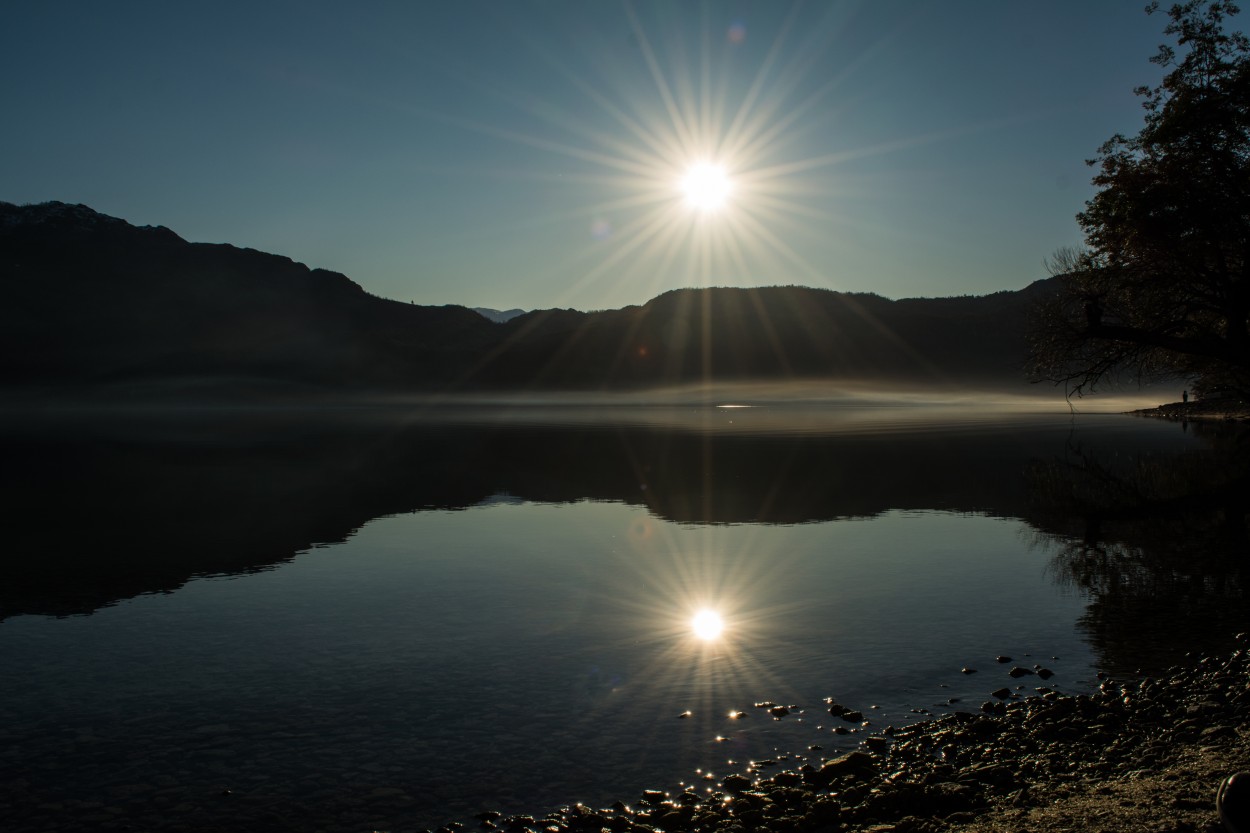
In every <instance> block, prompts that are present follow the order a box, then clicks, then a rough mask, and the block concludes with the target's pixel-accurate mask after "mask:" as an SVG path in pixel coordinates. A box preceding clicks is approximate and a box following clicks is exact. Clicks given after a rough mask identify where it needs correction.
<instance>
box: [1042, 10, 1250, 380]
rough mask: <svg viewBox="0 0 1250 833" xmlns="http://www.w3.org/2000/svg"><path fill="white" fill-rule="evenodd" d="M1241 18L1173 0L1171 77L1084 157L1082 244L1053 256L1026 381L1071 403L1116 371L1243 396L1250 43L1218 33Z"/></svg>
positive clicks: (1161, 57) (1164, 61)
mask: <svg viewBox="0 0 1250 833" xmlns="http://www.w3.org/2000/svg"><path fill="white" fill-rule="evenodd" d="M1146 11H1147V13H1154V12H1157V11H1158V3H1153V4H1151V6H1149V7H1148V8H1147V10H1146ZM1238 11H1239V10H1238V8H1237V7H1236V6H1235V5H1234V4H1233V3H1231V2H1221V1H1219V0H1217V1H1216V2H1201V0H1191V2H1187V3H1183V4H1177V5H1174V6H1172V7H1171V8H1170V9H1169V10H1168V12H1167V15H1168V17H1169V19H1170V22H1169V23H1168V25H1167V26H1166V28H1165V29H1164V34H1166V35H1168V36H1172V37H1173V38H1174V39H1175V43H1176V45H1175V47H1173V46H1169V45H1167V44H1164V45H1162V46H1160V48H1159V52H1158V54H1157V55H1155V56H1154V57H1153V58H1151V61H1152V62H1153V63H1155V64H1158V65H1160V66H1162V67H1164V68H1166V69H1167V70H1168V72H1167V74H1166V75H1165V76H1164V78H1163V81H1162V83H1160V84H1159V85H1158V86H1156V87H1140V88H1138V89H1137V90H1136V91H1135V92H1136V93H1137V95H1139V96H1141V97H1142V99H1143V101H1142V104H1143V107H1144V108H1145V110H1146V117H1145V124H1144V126H1143V127H1142V129H1141V131H1140V132H1139V133H1138V134H1137V135H1135V136H1132V137H1126V136H1123V135H1115V136H1112V137H1111V139H1109V140H1108V141H1107V142H1106V143H1105V144H1104V145H1103V146H1102V147H1101V148H1099V151H1098V158H1096V159H1092V160H1089V164H1090V165H1091V166H1097V168H1098V173H1097V175H1095V176H1094V178H1093V184H1094V185H1095V186H1096V187H1097V188H1098V189H1099V190H1098V192H1097V193H1096V194H1095V196H1094V197H1093V198H1092V199H1091V200H1089V201H1088V202H1087V203H1086V204H1085V210H1084V211H1082V212H1081V213H1080V214H1078V215H1077V222H1078V223H1079V224H1080V226H1081V229H1082V231H1083V232H1084V234H1085V247H1084V248H1081V249H1064V250H1060V251H1059V252H1057V253H1056V254H1055V255H1054V256H1053V257H1052V258H1051V259H1050V260H1049V261H1048V263H1047V265H1048V267H1049V268H1050V270H1051V272H1052V274H1055V275H1056V276H1057V277H1058V278H1059V286H1060V291H1059V293H1058V294H1057V295H1056V296H1055V297H1053V298H1052V300H1050V301H1049V302H1047V303H1046V304H1044V305H1043V306H1042V308H1041V309H1040V311H1039V316H1038V321H1037V325H1036V327H1035V331H1034V339H1033V346H1034V354H1033V359H1034V363H1035V365H1034V371H1035V375H1036V376H1037V378H1039V379H1044V380H1049V381H1052V382H1054V383H1056V384H1063V385H1065V387H1066V389H1067V392H1068V393H1069V395H1073V394H1075V395H1078V396H1079V395H1081V394H1084V393H1086V392H1090V391H1093V390H1094V389H1095V388H1096V387H1097V386H1098V385H1099V384H1101V383H1103V382H1107V381H1112V380H1114V379H1116V378H1118V377H1122V376H1123V375H1125V374H1129V375H1132V376H1134V377H1136V378H1137V379H1138V380H1142V381H1158V380H1162V379H1168V378H1176V379H1184V380H1186V382H1187V383H1188V382H1192V383H1193V384H1194V385H1195V388H1196V389H1197V390H1199V391H1202V392H1206V393H1213V392H1235V393H1238V394H1245V393H1247V392H1250V325H1248V318H1250V273H1248V272H1247V269H1250V261H1248V260H1247V253H1248V252H1247V249H1248V248H1250V41H1248V40H1247V38H1246V37H1245V36H1244V35H1243V34H1241V33H1240V32H1235V33H1232V34H1229V33H1226V32H1225V30H1224V23H1225V20H1226V18H1228V17H1230V16H1232V15H1235V14H1237V13H1238Z"/></svg>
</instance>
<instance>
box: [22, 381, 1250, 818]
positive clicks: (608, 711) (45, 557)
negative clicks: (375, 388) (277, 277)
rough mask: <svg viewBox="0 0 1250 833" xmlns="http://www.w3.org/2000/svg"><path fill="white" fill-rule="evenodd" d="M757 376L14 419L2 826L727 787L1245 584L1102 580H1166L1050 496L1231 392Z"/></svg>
mask: <svg viewBox="0 0 1250 833" xmlns="http://www.w3.org/2000/svg"><path fill="white" fill-rule="evenodd" d="M738 393H740V394H741V393H743V391H739V392H738ZM736 399H737V401H716V402H712V403H709V404H697V403H693V402H690V401H675V400H673V399H671V398H670V400H669V401H668V402H666V403H665V404H662V405H640V404H636V405H634V406H632V407H619V406H618V407H615V408H608V409H605V408H603V407H602V406H599V407H595V408H585V407H583V408H575V407H569V406H568V405H567V404H566V405H565V406H563V407H556V406H554V405H552V404H550V402H548V403H545V404H544V403H534V402H527V403H525V404H515V403H514V404H513V405H512V406H510V408H505V407H503V406H502V405H500V404H499V403H495V405H494V406H493V407H491V408H483V407H482V405H481V403H477V404H476V405H475V406H473V407H470V406H469V405H465V404H456V405H450V404H448V403H443V404H442V405H440V406H438V407H426V408H423V409H420V410H400V409H395V408H377V407H374V408H363V407H362V408H355V409H346V408H339V409H321V410H309V409H301V408H291V409H278V410H272V409H271V410H264V411H257V410H250V411H249V410H241V409H218V410H216V411H194V410H182V411H170V410H168V409H166V410H165V411H163V412H149V413H147V414H146V415H145V414H142V413H139V412H135V411H124V412H121V413H115V414H114V415H113V416H111V417H110V416H107V415H104V414H102V413H99V412H97V413H95V414H93V415H92V416H91V417H90V418H87V419H84V418H83V416H82V414H77V415H74V414H67V413H65V412H57V413H59V416H53V415H45V417H44V418H43V419H41V420H40V421H39V422H38V424H35V425H32V424H30V423H29V422H21V421H15V420H9V421H8V423H7V425H6V430H5V432H4V446H5V448H4V453H5V457H6V460H9V461H11V464H10V465H7V466H6V467H5V470H4V472H3V474H2V475H0V478H2V480H0V483H2V484H3V496H4V500H5V502H6V506H7V507H8V508H9V510H10V512H9V517H10V518H11V521H10V523H9V525H8V526H7V528H6V536H7V538H8V540H7V542H6V548H7V549H9V551H10V552H14V553H20V557H19V558H13V559H9V560H7V561H6V562H5V564H4V571H5V572H4V575H3V580H2V581H0V617H3V618H2V621H0V662H2V663H3V667H5V668H8V669H16V670H17V674H16V676H15V679H20V680H21V685H20V686H18V687H10V688H9V690H8V692H7V693H6V695H5V697H4V698H2V699H0V717H2V718H3V720H2V722H0V726H2V728H0V756H3V763H4V766H5V768H6V769H9V770H10V771H13V772H17V771H19V770H20V772H21V775H20V778H19V779H17V780H15V781H9V782H7V783H6V784H5V785H4V786H3V790H4V792H0V805H2V806H4V807H5V808H6V815H7V816H8V817H9V818H10V819H11V821H12V823H13V826H12V828H11V829H14V830H36V829H46V827H47V825H48V824H49V823H51V822H50V820H51V819H53V818H64V817H65V814H67V813H68V814H69V815H71V816H73V817H75V818H82V819H87V818H91V817H93V812H94V813H95V815H100V814H101V813H104V814H107V818H106V817H105V816H101V820H107V821H109V822H110V823H115V824H122V823H129V824H132V825H138V826H140V827H146V826H149V825H158V824H168V825H178V824H182V825H186V826H192V827H194V828H195V829H216V828H217V827H221V828H226V827H229V826H232V825H233V826H235V827H241V828H252V829H254V828H255V827H256V826H258V825H263V824H266V823H271V822H272V821H273V819H276V818H280V819H282V820H283V823H284V824H287V825H289V826H291V827H292V828H300V827H311V826H315V825H316V824H324V823H327V822H326V820H329V821H328V823H329V824H331V825H332V826H335V827H337V828H340V829H348V828H360V829H365V828H366V827H368V826H370V825H371V826H373V827H376V828H379V829H409V828H420V827H435V826H438V825H440V824H443V823H445V822H447V821H450V820H452V819H455V818H462V819H463V818H466V817H467V816H469V815H471V814H473V813H476V812H479V811H482V810H487V809H491V810H499V811H502V812H504V813H531V814H535V815H541V814H542V813H543V812H545V811H546V810H547V809H550V808H552V807H555V806H558V805H561V804H567V803H569V802H574V801H582V802H585V803H587V804H589V805H591V806H601V805H606V804H607V803H610V802H611V801H613V800H616V799H623V800H625V801H626V802H629V801H632V800H633V799H634V798H635V797H636V796H637V795H638V794H639V792H640V791H641V790H642V789H644V788H655V789H664V790H673V789H679V788H680V787H679V784H680V783H682V782H684V783H686V784H695V785H696V786H697V787H698V788H699V789H700V790H702V789H704V785H705V784H706V785H707V786H709V787H710V786H714V785H713V784H712V781H710V780H705V776H707V775H708V774H709V773H712V774H714V775H715V776H716V778H717V779H719V778H721V777H723V776H725V775H727V774H729V773H730V772H736V771H743V770H745V769H746V768H747V767H748V766H749V764H750V762H751V761H760V760H764V759H769V758H776V757H777V756H790V757H789V758H788V760H789V761H790V762H791V763H792V764H793V763H794V762H796V761H797V760H798V758H796V757H794V756H811V757H812V759H814V760H817V759H819V757H820V756H822V755H825V756H827V755H830V754H833V753H834V752H835V751H836V750H837V749H850V748H854V747H855V746H856V745H857V744H859V742H860V741H861V740H862V739H863V737H865V736H866V735H868V734H871V733H874V732H879V731H881V730H882V729H883V728H885V727H886V726H896V727H898V726H903V725H906V724H908V723H911V722H913V721H916V720H919V719H923V718H925V717H928V716H933V715H942V714H947V713H951V712H954V711H959V710H967V711H977V710H978V709H979V707H980V705H981V703H982V702H984V701H986V700H989V699H991V698H990V697H989V693H990V691H991V690H994V689H998V688H1000V687H1002V686H1005V685H1010V686H1011V688H1012V689H1013V692H1014V694H1013V696H1018V695H1024V694H1029V693H1033V690H1034V689H1035V688H1036V687H1037V686H1039V685H1043V684H1044V685H1046V686H1048V687H1050V688H1053V689H1055V690H1058V691H1062V692H1067V693H1079V692H1082V691H1089V690H1092V689H1094V688H1096V687H1097V685H1098V682H1099V681H1098V677H1097V674H1098V672H1099V671H1111V672H1115V673H1126V672H1132V671H1135V670H1137V669H1139V668H1141V669H1149V668H1162V667H1166V666H1167V665H1169V664H1171V663H1172V662H1174V661H1176V660H1177V659H1178V658H1179V657H1180V655H1181V654H1183V653H1184V652H1185V651H1189V650H1194V646H1196V645H1198V646H1201V645H1207V644H1209V646H1210V647H1211V648H1219V647H1221V645H1220V644H1219V643H1220V640H1224V639H1227V638H1228V634H1230V633H1232V632H1233V631H1231V630H1229V628H1231V627H1235V626H1236V625H1237V624H1238V623H1239V622H1241V621H1244V619H1245V618H1246V616H1245V612H1244V611H1245V607H1244V603H1243V602H1244V600H1243V599H1242V598H1241V596H1240V591H1239V590H1236V589H1235V588H1231V589H1228V590H1227V591H1223V590H1220V589H1218V584H1212V579H1210V578H1209V579H1208V580H1207V581H1206V582H1205V584H1204V587H1205V588H1206V589H1202V590H1195V585H1194V584H1193V580H1192V579H1193V577H1194V576H1196V575H1200V574H1202V570H1203V569H1205V568H1204V567H1202V566H1201V565H1190V567H1189V568H1188V569H1189V570H1190V578H1189V579H1187V580H1186V581H1181V582H1180V583H1179V584H1178V583H1176V582H1175V581H1173V582H1172V583H1171V584H1168V583H1167V582H1166V581H1156V582H1155V583H1154V584H1153V585H1152V588H1151V592H1154V593H1155V594H1156V596H1154V597H1152V596H1150V594H1149V593H1145V594H1142V595H1138V596H1134V597H1132V598H1130V597H1128V596H1125V595H1124V594H1123V593H1122V592H1117V591H1115V590H1114V587H1109V586H1108V585H1106V584H1105V583H1102V584H1100V583H1098V582H1096V581H1094V582H1091V581H1085V582H1084V583H1083V582H1082V580H1081V579H1080V577H1079V573H1078V572H1074V570H1073V569H1072V567H1073V563H1074V562H1073V561H1072V558H1073V552H1074V551H1075V552H1078V553H1080V552H1085V553H1088V552H1089V551H1090V549H1089V548H1090V547H1091V546H1094V547H1100V548H1102V550H1103V551H1106V550H1107V549H1108V548H1116V547H1119V548H1121V549H1123V550H1124V551H1125V552H1135V553H1137V554H1138V560H1137V562H1135V563H1137V564H1138V565H1139V568H1140V569H1141V571H1142V572H1141V573H1140V575H1143V576H1145V575H1156V576H1159V577H1163V576H1164V575H1165V574H1166V575H1167V576H1170V577H1171V579H1177V578H1178V575H1177V573H1176V568H1175V565H1165V566H1160V567H1159V568H1158V570H1156V572H1154V573H1151V572H1150V569H1151V568H1150V564H1151V563H1152V562H1151V561H1150V558H1151V555H1150V553H1151V550H1150V547H1149V545H1146V546H1145V548H1144V549H1143V547H1142V544H1141V542H1140V541H1136V540H1133V538H1132V536H1131V534H1123V533H1122V530H1121V529H1120V528H1118V527H1117V526H1116V524H1115V520H1114V518H1111V517H1110V516H1108V519H1106V520H1103V521H1101V522H1100V524H1101V526H1100V527H1099V528H1100V530H1101V531H1100V532H1099V533H1097V535H1096V536H1095V540H1093V541H1092V542H1091V540H1090V538H1089V535H1090V534H1091V533H1090V527H1089V524H1090V522H1091V520H1090V519H1091V517H1092V516H1091V515H1088V514H1086V515H1082V514H1081V511H1084V510H1081V509H1080V508H1079V507H1078V506H1076V505H1075V504H1071V505H1070V504H1066V503H1065V502H1064V500H1063V499H1060V498H1059V497H1057V495H1059V494H1060V492H1062V493H1063V494H1069V493H1076V492H1079V491H1080V490H1081V489H1083V488H1085V483H1086V481H1083V480H1082V479H1081V478H1082V477H1085V475H1087V474H1088V473H1089V472H1090V471H1091V468H1090V464H1091V461H1098V465H1100V466H1105V471H1106V472H1110V473H1113V474H1114V475H1115V476H1116V477H1120V478H1122V479H1123V480H1124V482H1133V478H1135V477H1138V476H1139V475H1140V472H1141V466H1142V465H1143V464H1148V465H1150V466H1154V467H1156V468H1157V467H1159V466H1165V465H1175V466H1176V467H1178V471H1179V470H1183V469H1184V468H1185V466H1187V465H1193V464H1195V463H1196V464H1200V465H1206V463H1204V462H1203V461H1204V460H1209V459H1215V458H1216V457H1218V458H1219V459H1224V460H1228V459H1230V458H1229V456H1228V454H1227V449H1228V446H1227V444H1226V441H1225V440H1224V439H1223V436H1222V434H1221V432H1220V431H1219V430H1218V426H1217V427H1215V428H1207V429H1206V430H1205V431H1204V430H1199V429H1200V428H1201V426H1193V425H1190V426H1181V425H1179V424H1176V423H1169V422H1163V421H1152V420H1143V419H1140V418H1134V417H1130V416H1122V415H1117V414H1089V413H1077V414H1072V413H1065V412H1063V411H1057V410H1056V409H1053V408H1052V409H1048V410H1044V411H1043V410H1039V409H1037V408H1034V409H1029V408H1023V407H1014V408H1012V409H1004V410H999V409H992V408H986V409H985V410H984V411H983V412H976V411H970V410H968V409H966V408H964V409H963V410H957V409H954V408H949V407H948V408H943V407H933V406H931V405H930V406H925V407H921V406H920V405H913V406H912V407H899V406H898V404H897V402H895V403H894V405H893V407H891V408H886V407H883V406H882V404H881V403H880V402H873V401H871V400H858V401H857V402H858V404H857V405H855V406H852V405H851V400H843V401H842V404H841V406H840V407H839V406H835V405H831V404H830V403H829V402H825V403H819V404H814V403H811V402H803V403H793V402H792V403H789V404H785V403H773V404H771V405H769V404H766V403H763V402H755V403H754V407H750V405H751V404H752V403H750V402H745V401H743V400H747V399H750V397H749V396H739V397H737V398H736ZM618 405H619V403H618ZM743 405H747V407H742V406H743ZM725 406H738V407H725ZM50 414H51V412H50ZM475 414H476V416H474V415H475ZM1216 450H1219V454H1218V455H1217V454H1216ZM1204 455H1208V456H1204ZM1211 455H1215V456H1211ZM1101 470H1102V469H1100V471H1101ZM1152 470H1153V469H1152ZM1208 474H1210V471H1208ZM1176 476H1177V477H1182V475H1176ZM1211 479H1212V480H1218V478H1216V477H1214V475H1213V474H1212V475H1211ZM1060 483H1067V484H1068V485H1067V486H1063V487H1062V489H1059V488H1057V487H1056V484H1060ZM1065 490H1066V491H1065ZM1090 505H1093V504H1090ZM1187 517H1188V516H1187ZM1186 523H1187V526H1186V527H1185V529H1186V532H1185V533H1184V534H1185V535H1187V536H1189V537H1190V538H1192V537H1193V536H1195V535H1196V534H1198V533H1197V532H1195V530H1201V529H1205V528H1207V527H1208V524H1207V522H1206V521H1203V520H1202V518H1201V517H1199V518H1198V519H1197V520H1194V519H1193V518H1192V517H1190V520H1189V521H1187V522H1186ZM1162 535H1163V533H1156V538H1159V540H1157V541H1156V543H1157V544H1158V545H1159V548H1160V549H1163V548H1164V545H1165V544H1168V543H1174V542H1167V541H1163V540H1162V537H1161V536H1162ZM1099 536H1100V537H1099ZM1076 563H1083V562H1080V561H1078V562H1076ZM1159 571H1162V572H1159ZM1182 572H1183V571H1182ZM1207 575H1208V576H1213V575H1214V574H1212V573H1210V572H1208V573H1207ZM1134 586H1137V587H1141V586H1143V583H1142V582H1141V581H1137V582H1135V584H1134ZM1195 594H1197V595H1195ZM1228 594H1231V595H1228ZM1129 601H1131V602H1132V604H1129V603H1128V602H1129ZM1152 602H1154V603H1156V605H1155V606H1154V607H1151V603H1152ZM1160 606H1161V607H1160ZM704 608H708V609H712V610H714V611H716V612H717V613H718V614H719V615H720V616H721V617H722V619H723V623H724V630H723V633H721V634H720V636H719V637H718V638H715V639H711V640H703V639H700V638H699V637H698V636H697V635H696V634H695V633H694V632H693V631H692V628H691V620H692V618H693V617H694V616H695V614H696V613H697V612H698V611H699V610H701V609H704ZM1159 609H1165V610H1170V611H1171V613H1170V614H1164V616H1163V618H1160V617H1159V616H1158V615H1156V614H1157V613H1158V611H1159ZM1196 609H1201V610H1202V611H1203V613H1202V615H1201V616H1199V617H1194V616H1192V615H1191V613H1192V611H1193V610H1196ZM1135 611H1136V612H1137V613H1138V615H1137V616H1136V617H1135V615H1134V612H1135ZM1142 611H1150V612H1151V613H1150V617H1149V619H1148V620H1143V619H1142V618H1141V612H1142ZM1216 621H1218V622H1219V624H1220V625H1221V627H1213V626H1212V623H1213V622H1216ZM1000 655H1006V656H1010V657H1011V658H1012V661H1013V665H1019V666H1023V667H1025V668H1032V667H1033V666H1035V665H1036V666H1038V667H1044V668H1045V669H1047V670H1048V671H1050V672H1053V676H1052V677H1049V678H1048V679H1047V680H1045V681H1044V682H1043V681H1042V680H1040V679H1039V678H1038V677H1036V676H1032V675H1030V676H1029V677H1027V678H1025V679H1022V680H1019V681H1017V680H1013V679H1012V678H1010V677H1008V676H1007V675H1006V671H1007V669H1008V668H1010V667H1012V666H1011V665H1004V664H1001V663H998V662H996V657H998V656H1000ZM966 668H967V669H976V671H977V673H975V674H972V673H962V672H961V669H966ZM1025 684H1027V685H1025ZM1017 685H1023V687H1022V688H1021V689H1019V690H1016V686H1017ZM827 697H833V698H836V700H837V701H838V702H840V703H844V704H846V705H847V706H849V707H852V708H853V709H855V710H859V711H862V713H863V715H864V719H865V720H866V721H867V723H866V724H865V725H862V726H861V725H860V723H858V722H851V721H846V720H841V719H838V718H835V717H833V716H831V715H830V714H828V713H827V706H826V704H825V703H824V702H823V700H824V698H827ZM756 703H769V704H775V705H781V706H785V707H786V710H787V711H788V712H789V713H788V714H784V715H782V716H780V717H777V718H775V717H773V716H772V715H771V714H770V713H769V712H768V710H767V709H765V708H756V707H755V704H756ZM686 712H689V715H688V716H684V717H683V716H682V715H683V714H685V713H686ZM731 712H743V713H744V714H743V715H742V716H740V717H736V718H735V717H731V716H730V714H731ZM835 729H837V730H839V731H842V732H846V734H838V733H835V731H834V730H835ZM813 746H818V747H821V749H820V750H811V749H809V747H813ZM730 761H733V763H730ZM227 791H228V792H227ZM56 807H59V808H61V809H60V810H56V809H52V808H56ZM93 808H94V810H93ZM104 808H108V809H104ZM158 820H159V821H158ZM267 820H268V821H267ZM83 823H84V824H86V823H87V822H85V821H84V822H83ZM63 829H71V828H69V827H65V828H63Z"/></svg>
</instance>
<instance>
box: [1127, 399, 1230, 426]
mask: <svg viewBox="0 0 1250 833" xmlns="http://www.w3.org/2000/svg"><path fill="white" fill-rule="evenodd" d="M1133 413H1134V414H1137V415H1139V416H1149V417H1158V418H1160V419H1170V420H1173V421H1176V422H1189V421H1206V422H1221V421H1237V422H1243V421H1246V420H1250V402H1247V401H1246V400H1245V399H1240V398H1234V397H1215V398H1210V399H1197V400H1193V401H1190V402H1169V403H1168V404H1166V405H1160V406H1158V407H1157V408H1143V409H1141V410H1139V411H1133Z"/></svg>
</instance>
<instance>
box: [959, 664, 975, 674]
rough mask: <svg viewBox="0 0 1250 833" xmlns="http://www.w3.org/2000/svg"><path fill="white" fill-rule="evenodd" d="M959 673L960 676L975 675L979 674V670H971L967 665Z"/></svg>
mask: <svg viewBox="0 0 1250 833" xmlns="http://www.w3.org/2000/svg"><path fill="white" fill-rule="evenodd" d="M959 673H960V674H975V673H977V670H976V669H975V668H969V667H968V666H966V665H965V666H964V667H963V668H960V669H959Z"/></svg>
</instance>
